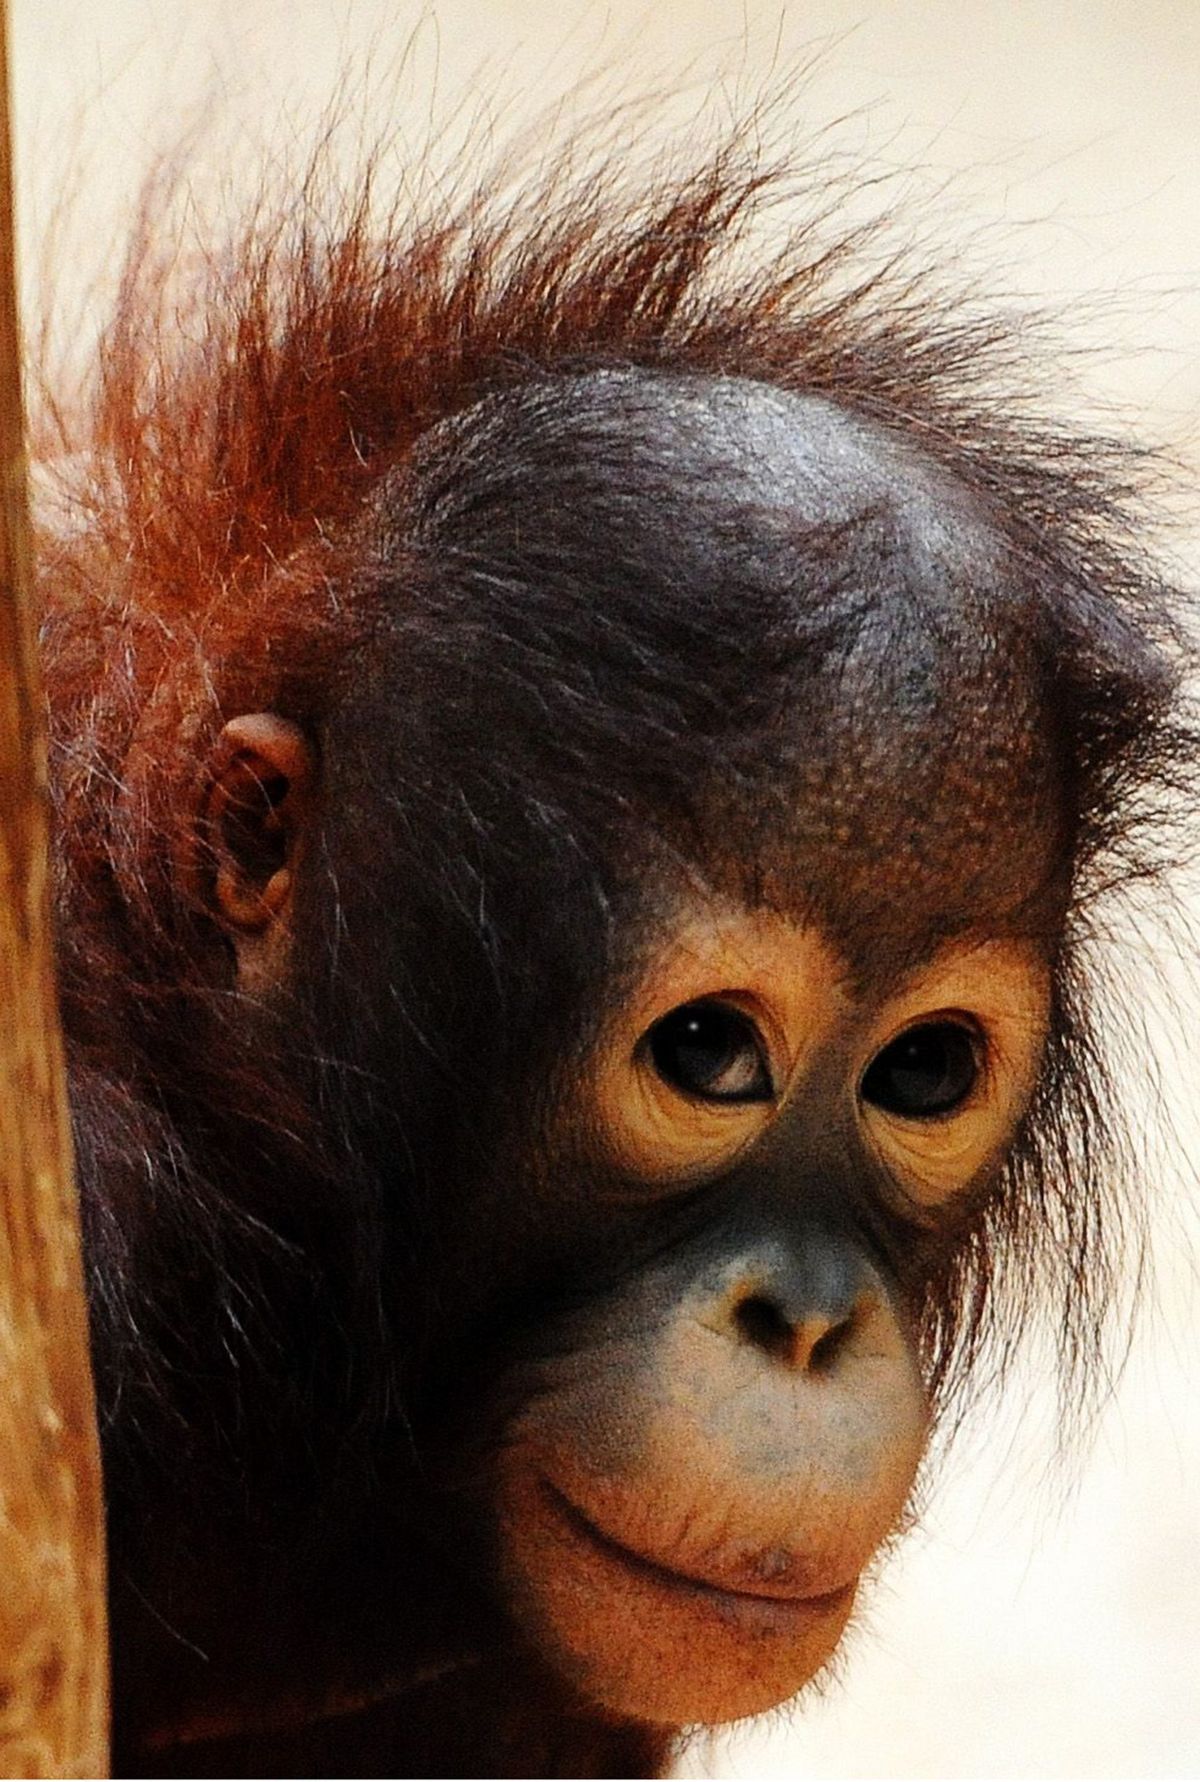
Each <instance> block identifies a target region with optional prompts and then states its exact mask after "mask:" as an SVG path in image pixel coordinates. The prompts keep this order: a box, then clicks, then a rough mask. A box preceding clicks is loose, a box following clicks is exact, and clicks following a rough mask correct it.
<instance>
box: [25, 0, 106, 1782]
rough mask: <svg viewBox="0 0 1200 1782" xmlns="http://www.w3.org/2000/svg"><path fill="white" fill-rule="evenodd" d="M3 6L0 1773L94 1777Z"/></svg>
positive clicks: (80, 1314) (92, 1638) (101, 1750)
mask: <svg viewBox="0 0 1200 1782" xmlns="http://www.w3.org/2000/svg"><path fill="white" fill-rule="evenodd" d="M35 632H36V628H35V620H34V612H33V603H32V597H31V588H30V573H29V523H28V513H27V497H26V488H25V451H24V427H23V405H22V399H21V350H20V334H19V326H18V319H17V287H16V277H15V251H14V225H13V197H12V146H11V125H10V107H9V78H8V8H7V4H6V3H4V0H0V1775H3V1776H39V1777H40V1776H102V1775H106V1774H107V1773H108V1771H107V1719H108V1641H107V1629H106V1617H105V1598H104V1531H103V1520H102V1514H101V1490H100V1461H99V1453H98V1448H97V1442H96V1427H95V1408H94V1402H93V1394H92V1377H91V1367H90V1363H89V1360H88V1347H87V1319H86V1313H85V1306H84V1297H83V1276H82V1270H81V1266H80V1246H79V1218H78V1206H77V1203H76V1199H75V1190H74V1180H73V1174H72V1161H71V1139H70V1128H69V1126H68V1122H67V1103H66V1088H65V1081H64V1075H63V1055H62V1041H61V1036H60V1033H59V1027H58V1012H57V1001H56V995H55V984H54V969H53V959H52V953H51V938H50V900H49V874H48V862H47V837H48V822H47V817H48V808H47V793H46V740H45V725H44V713H43V698H42V689H41V679H40V675H39V672H38V661H37V655H36V642H35Z"/></svg>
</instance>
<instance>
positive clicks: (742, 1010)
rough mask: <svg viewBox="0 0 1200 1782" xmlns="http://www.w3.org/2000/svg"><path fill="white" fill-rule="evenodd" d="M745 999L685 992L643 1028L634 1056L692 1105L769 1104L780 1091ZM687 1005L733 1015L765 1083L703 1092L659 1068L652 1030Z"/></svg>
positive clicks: (764, 1037) (765, 1044)
mask: <svg viewBox="0 0 1200 1782" xmlns="http://www.w3.org/2000/svg"><path fill="white" fill-rule="evenodd" d="M746 1001H747V998H745V997H744V996H743V995H742V994H740V993H739V992H736V991H715V992H707V993H705V994H703V995H700V996H689V997H687V998H686V999H685V1000H684V1001H683V1002H679V1003H675V1004H674V1005H673V1007H671V1008H669V1009H667V1010H665V1011H664V1012H663V1013H662V1014H661V1015H658V1016H657V1017H656V1018H655V1019H654V1020H653V1021H652V1022H651V1023H650V1025H649V1026H648V1027H647V1028H646V1030H645V1031H644V1033H643V1034H642V1035H641V1037H640V1039H639V1040H638V1042H637V1045H636V1047H635V1057H637V1058H639V1059H641V1060H642V1061H646V1060H649V1062H650V1065H651V1068H652V1069H653V1070H654V1072H655V1075H656V1076H657V1077H658V1078H659V1079H660V1080H661V1081H662V1082H663V1083H664V1084H665V1085H666V1087H667V1088H668V1089H670V1090H671V1092H672V1093H673V1094H675V1095H680V1096H682V1097H683V1098H684V1099H685V1100H687V1101H689V1102H691V1103H692V1104H693V1105H694V1106H698V1107H702V1108H718V1109H720V1108H739V1109H740V1108H746V1107H765V1106H768V1105H773V1104H774V1103H775V1102H777V1101H778V1100H779V1094H780V1091H779V1087H778V1081H777V1074H776V1069H775V1059H774V1057H773V1055H772V1048H771V1043H770V1040H769V1038H768V1037H767V1035H766V1034H765V1033H764V1031H763V1024H762V1022H761V1020H760V1019H759V1017H758V1015H757V1012H756V1011H754V1010H752V1009H750V1008H747V1007H746V1006H745V1003H746ZM691 1008H701V1009H703V1008H712V1009H718V1010H721V1011H722V1012H723V1013H725V1014H727V1015H730V1016H733V1017H734V1018H735V1025H736V1026H737V1027H738V1028H740V1029H742V1030H743V1031H744V1033H745V1037H746V1040H747V1042H748V1043H749V1045H750V1046H751V1047H752V1049H753V1051H754V1054H755V1057H756V1059H757V1061H758V1067H759V1070H760V1072H761V1075H762V1077H763V1079H764V1082H765V1087H764V1089H763V1090H762V1091H754V1092H751V1093H747V1094H734V1095H722V1094H720V1093H716V1094H706V1093H705V1091H704V1090H702V1089H689V1088H687V1087H685V1086H684V1085H682V1084H679V1083H674V1082H672V1081H671V1080H670V1078H669V1077H667V1076H666V1075H665V1074H664V1073H663V1072H662V1071H661V1070H660V1069H659V1067H658V1065H657V1062H656V1061H655V1059H654V1055H653V1047H654V1036H655V1034H656V1033H657V1032H658V1031H659V1029H660V1028H661V1027H662V1026H663V1025H664V1024H665V1023H666V1022H668V1021H670V1020H671V1019H672V1018H673V1017H675V1016H678V1015H681V1014H683V1012H684V1011H685V1010H686V1009H691Z"/></svg>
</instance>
